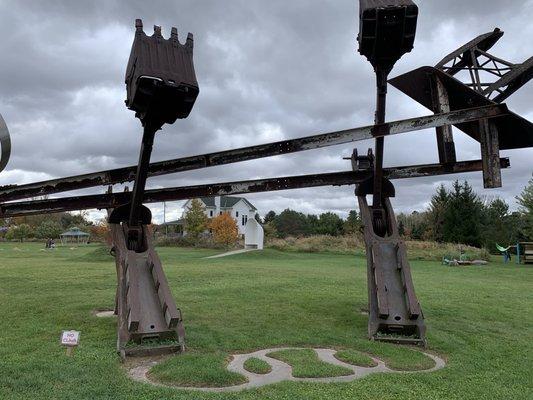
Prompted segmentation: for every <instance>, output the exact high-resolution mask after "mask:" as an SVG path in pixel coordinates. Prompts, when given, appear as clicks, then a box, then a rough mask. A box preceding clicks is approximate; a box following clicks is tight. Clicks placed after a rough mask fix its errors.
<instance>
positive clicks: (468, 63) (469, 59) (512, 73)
mask: <svg viewBox="0 0 533 400" xmlns="http://www.w3.org/2000/svg"><path fill="white" fill-rule="evenodd" d="M502 36H503V32H502V31H501V30H499V29H498V28H496V29H495V30H494V31H493V32H489V33H486V34H484V35H481V36H478V37H477V38H475V39H474V40H472V41H470V42H468V43H467V44H465V45H464V46H462V47H460V48H459V49H457V50H455V51H454V52H452V53H450V54H449V55H447V56H446V57H444V59H442V60H441V61H440V62H439V63H438V64H437V65H436V68H437V69H440V70H442V71H443V72H445V73H446V74H448V75H450V76H453V75H456V74H457V73H458V72H460V71H467V72H468V73H469V76H470V81H469V82H466V84H467V85H468V86H470V87H472V88H473V89H474V90H476V91H477V92H479V93H481V94H483V96H485V97H486V98H488V99H491V100H493V101H495V102H497V103H501V102H502V101H504V100H505V99H507V98H508V97H509V96H510V95H512V94H513V93H514V92H516V91H517V90H518V89H520V88H521V87H522V86H523V85H525V84H526V83H527V82H529V81H530V80H531V79H532V78H533V57H530V58H529V59H527V60H526V61H525V62H523V63H521V64H516V63H512V62H509V61H506V60H504V59H502V58H499V57H496V56H494V55H492V54H490V53H488V50H490V48H491V47H492V46H493V45H494V44H495V43H496V42H497V41H498V40H499V39H500V38H501V37H502ZM480 72H485V73H487V75H489V76H490V75H492V76H494V77H496V78H497V79H496V80H495V81H493V82H486V81H484V80H482V77H481V75H480Z"/></svg>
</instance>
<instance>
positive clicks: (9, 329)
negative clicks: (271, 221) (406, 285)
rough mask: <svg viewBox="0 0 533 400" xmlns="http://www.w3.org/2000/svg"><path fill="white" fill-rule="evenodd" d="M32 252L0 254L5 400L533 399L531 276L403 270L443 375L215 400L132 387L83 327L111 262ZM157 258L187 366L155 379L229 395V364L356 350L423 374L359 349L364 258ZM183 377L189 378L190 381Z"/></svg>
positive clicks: (491, 270)
mask: <svg viewBox="0 0 533 400" xmlns="http://www.w3.org/2000/svg"><path fill="white" fill-rule="evenodd" d="M42 247H43V246H42V245H40V244H31V243H29V244H5V243H0V260H1V261H0V304H1V306H2V308H1V313H0V315H1V320H0V399H2V400H4V399H6V400H7V399H24V400H26V399H76V400H79V399H139V400H144V399H154V400H155V399H265V398H268V399H476V400H478V399H506V400H507V399H532V398H533V395H532V393H533V344H532V343H533V313H532V311H533V268H532V267H524V266H517V265H515V264H508V265H506V266H504V265H503V264H499V263H492V264H491V265H489V266H486V267H461V268H459V267H445V266H441V265H440V264H439V263H436V262H427V261H414V262H412V270H413V277H414V282H415V285H416V290H417V294H418V296H419V299H420V301H421V304H422V307H423V310H424V314H425V317H426V323H427V326H428V342H429V351H432V352H435V353H437V354H439V355H440V356H442V357H443V358H445V359H446V360H447V362H448V365H447V366H446V368H445V369H443V370H441V371H438V372H434V373H430V374H423V373H415V374H408V375H402V374H376V375H371V376H369V377H367V378H364V379H362V380H357V381H354V382H350V383H336V384H318V383H300V382H284V383H280V384H277V385H272V386H267V387H263V388H260V389H256V390H251V391H246V392H239V393H220V394H216V393H198V392H194V393H193V392H187V391H180V390H176V389H169V388H160V387H154V386H151V385H146V384H141V383H137V382H133V381H131V380H129V379H128V377H127V376H126V375H125V373H124V371H123V369H122V367H121V364H120V362H119V358H118V356H117V355H116V354H115V345H116V329H115V319H113V318H108V319H106V318H103V319H102V318H96V317H95V316H93V315H92V313H91V311H92V310H94V309H102V308H111V307H112V306H113V302H114V294H115V283H116V282H115V279H116V275H115V266H114V261H113V259H112V258H111V257H109V256H107V255H106V253H105V251H103V250H99V248H98V247H96V246H93V245H91V246H88V247H86V248H75V249H70V248H69V247H62V248H58V249H56V250H54V251H41V248H42ZM159 251H160V256H161V258H162V260H163V265H164V268H165V272H166V274H167V277H168V281H169V284H170V286H171V289H172V291H173V294H174V297H175V299H176V303H177V304H178V307H180V308H181V309H182V311H183V315H184V320H185V327H186V331H187V339H186V340H187V346H188V349H189V353H188V354H187V355H186V357H187V358H186V357H183V361H180V360H178V359H177V358H178V357H179V356H177V358H176V359H171V360H169V361H168V362H167V363H164V364H162V365H160V366H158V368H157V370H156V371H154V374H156V375H157V378H158V379H164V380H165V381H167V382H174V383H176V384H178V383H179V381H180V379H181V380H182V381H188V382H190V383H191V384H194V383H195V382H199V381H202V380H203V381H205V382H207V383H208V384H211V385H215V386H216V385H220V384H228V383H229V384H231V382H233V381H234V380H235V379H238V378H240V377H237V378H236V377H235V376H232V375H231V374H226V373H225V372H224V371H225V370H224V369H223V364H224V362H225V361H226V360H227V357H228V356H229V355H230V354H232V353H248V352H251V351H254V350H258V349H263V348H273V347H283V346H293V347H330V348H339V349H353V350H358V351H362V352H364V353H368V354H372V355H375V356H377V357H380V358H382V359H383V360H384V361H386V362H387V364H388V365H389V366H391V367H393V368H394V367H400V368H409V365H411V366H412V365H413V364H418V363H419V362H423V361H421V360H418V361H417V360H416V357H415V356H413V352H412V351H411V350H409V349H407V348H399V347H397V346H394V345H391V344H384V343H375V342H370V341H368V340H367V339H366V319H367V317H366V316H365V315H362V314H361V312H360V310H361V309H362V308H365V307H366V296H367V294H366V261H365V259H364V258H362V257H361V256H350V255H335V254H320V253H319V254H305V253H283V252H278V251H274V250H266V251H264V252H252V253H246V254H240V255H236V256H232V257H226V258H219V259H204V258H203V257H205V256H207V255H212V254H215V253H216V252H215V251H212V250H192V249H177V248H161V249H160V250H159ZM498 261H499V260H498ZM63 329H76V330H80V331H81V332H82V334H81V346H80V347H79V348H78V349H76V352H75V354H74V356H73V357H71V358H69V357H66V356H65V349H64V348H61V347H60V346H59V335H60V332H61V330H63ZM186 360H191V361H190V363H187V362H186ZM184 364H187V365H184ZM191 365H192V366H198V368H196V369H197V370H198V375H196V374H195V373H194V368H191ZM412 369H416V366H412Z"/></svg>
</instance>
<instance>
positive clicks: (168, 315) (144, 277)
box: [110, 224, 185, 357]
mask: <svg viewBox="0 0 533 400" xmlns="http://www.w3.org/2000/svg"><path fill="white" fill-rule="evenodd" d="M127 229H128V228H127V227H126V226H124V225H119V224H110V230H111V235H112V239H113V249H114V252H115V263H116V269H117V292H116V297H115V314H116V315H117V316H118V340H117V351H118V352H119V353H120V354H121V356H123V357H125V356H127V355H130V354H133V353H134V354H135V355H142V354H154V352H156V353H158V354H160V353H162V352H177V351H183V350H184V349H185V330H184V328H183V320H182V316H181V311H180V310H179V309H178V308H177V307H176V304H175V302H174V299H173V297H172V294H171V292H170V288H169V286H168V282H167V279H166V277H165V273H164V272H163V268H162V266H161V261H160V259H159V257H158V255H157V253H156V251H155V250H154V245H153V242H152V238H151V234H150V232H149V229H148V227H147V226H145V225H144V226H142V249H141V250H142V251H133V250H130V249H128V245H127V238H128V236H129V235H128V232H127ZM154 339H156V340H160V341H166V342H167V343H166V344H165V345H163V346H157V347H154V346H153V344H152V345H151V346H148V347H143V346H142V345H143V342H144V341H145V340H154ZM169 341H170V343H168V342H169ZM133 342H134V343H137V345H139V346H141V347H132V346H127V345H128V344H129V343H133Z"/></svg>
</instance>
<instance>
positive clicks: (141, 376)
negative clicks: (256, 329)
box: [126, 347, 446, 393]
mask: <svg viewBox="0 0 533 400" xmlns="http://www.w3.org/2000/svg"><path fill="white" fill-rule="evenodd" d="M281 350H303V348H298V347H279V348H272V349H264V350H258V351H255V352H253V353H247V354H235V355H233V358H232V360H231V361H230V363H229V364H228V366H227V369H228V371H231V372H236V373H238V374H241V375H243V376H244V377H245V378H246V379H247V381H248V382H247V383H243V384H241V385H235V386H226V387H219V388H211V387H210V388H206V387H182V386H173V385H166V384H163V383H159V382H154V381H152V380H150V378H149V377H148V372H149V371H150V369H151V368H152V367H153V366H154V365H156V364H158V363H159V362H160V361H161V360H162V359H161V358H158V359H152V360H150V359H142V360H139V362H137V363H136V362H135V361H132V362H130V363H129V365H128V366H127V367H126V369H127V374H128V375H129V377H130V378H131V379H133V380H135V381H138V382H143V383H149V384H152V385H155V386H163V387H169V388H175V389H181V390H194V391H203V392H215V393H219V392H237V391H241V390H246V389H254V388H258V387H261V386H266V385H272V384H275V383H279V382H283V381H295V382H315V383H334V382H351V381H354V380H356V379H360V378H363V377H365V376H367V375H370V374H374V373H390V374H412V373H428V372H434V371H437V370H439V369H442V368H444V366H445V365H446V363H445V361H444V360H443V359H442V358H440V357H437V356H435V355H433V354H429V353H425V352H422V353H423V354H425V355H426V356H428V357H429V358H431V359H432V360H433V361H435V366H434V367H433V368H430V369H427V370H420V371H396V370H392V369H390V368H388V367H387V366H386V365H385V363H384V362H383V361H382V360H380V359H378V358H374V357H372V359H373V360H374V361H375V362H376V363H377V365H376V366H375V367H359V366H355V365H351V364H348V363H345V362H343V361H340V360H338V359H337V358H335V353H336V352H337V350H333V349H320V348H319V349H314V350H315V352H316V353H317V355H318V358H319V359H320V360H322V361H323V362H327V363H329V364H333V365H338V366H341V367H345V368H348V369H350V370H352V371H353V373H352V374H351V375H346V376H335V377H330V378H295V377H294V376H292V367H291V366H290V365H289V364H286V363H284V362H283V361H280V360H276V359H274V358H271V357H269V356H268V354H269V353H273V352H276V351H281ZM177 357H179V356H177ZM252 357H255V358H259V359H261V360H264V361H266V362H267V363H268V364H270V366H271V367H272V371H271V372H270V373H268V374H254V373H253V372H250V371H247V370H246V369H244V362H245V361H246V360H248V359H249V358H252Z"/></svg>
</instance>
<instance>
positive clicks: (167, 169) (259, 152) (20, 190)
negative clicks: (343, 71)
mask: <svg viewBox="0 0 533 400" xmlns="http://www.w3.org/2000/svg"><path fill="white" fill-rule="evenodd" d="M506 113H507V107H506V106H505V105H504V104H501V105H490V106H484V107H478V108H469V109H465V110H458V111H453V112H450V113H445V114H436V115H430V116H425V117H418V118H410V119H406V120H400V121H394V122H389V123H385V124H381V125H377V126H374V125H371V126H365V127H360V128H353V129H346V130H342V131H336V132H330V133H323V134H318V135H312V136H307V137H302V138H297V139H289V140H282V141H279V142H274V143H266V144H262V145H256V146H249V147H243V148H240V149H232V150H226V151H220V152H215V153H209V154H202V155H197V156H191V157H183V158H178V159H174V160H167V161H161V162H156V163H152V164H150V166H149V168H148V176H149V177H150V176H160V175H165V174H171V173H176V172H182V171H190V170H195V169H201V168H207V167H214V166H218V165H225V164H230V163H236V162H242V161H249V160H255V159H259V158H264V157H271V156H276V155H282V154H290V153H295V152H298V151H305V150H312V149H319V148H323V147H328V146H334V145H340V144H346V143H350V142H355V141H360V140H367V139H372V138H375V137H379V136H387V135H397V134H401V133H406V132H414V131H419V130H423V129H428V128H436V127H438V126H445V125H450V124H452V125H453V124H458V123H465V122H470V121H477V120H479V119H482V118H497V117H501V116H503V115H506ZM136 169H137V166H131V167H125V168H117V169H112V170H107V171H100V172H94V173H89V174H83V175H77V176H72V177H67V178H60V179H52V180H48V181H42V182H36V183H30V184H26V185H9V186H2V187H0V202H6V201H13V200H20V199H24V198H30V197H38V196H44V195H49V194H54V193H60V192H66V191H70V190H76V189H85V188H89V187H94V186H107V185H112V184H116V183H123V182H129V181H132V180H134V179H135V172H136Z"/></svg>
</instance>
